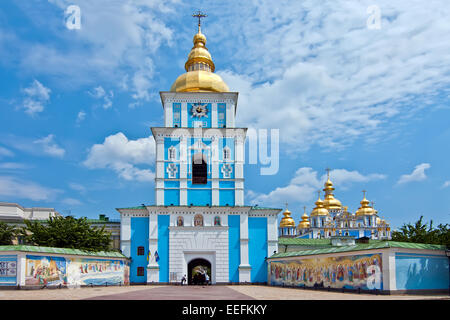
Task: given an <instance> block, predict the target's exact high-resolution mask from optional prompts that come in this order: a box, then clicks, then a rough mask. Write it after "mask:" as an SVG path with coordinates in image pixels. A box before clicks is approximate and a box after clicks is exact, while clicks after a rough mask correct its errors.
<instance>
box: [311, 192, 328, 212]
mask: <svg viewBox="0 0 450 320" xmlns="http://www.w3.org/2000/svg"><path fill="white" fill-rule="evenodd" d="M329 215H330V214H329V213H328V210H327V209H326V208H324V206H323V201H322V199H320V195H319V199H317V201H316V207H315V208H314V209H313V211H312V212H311V217H315V216H329Z"/></svg>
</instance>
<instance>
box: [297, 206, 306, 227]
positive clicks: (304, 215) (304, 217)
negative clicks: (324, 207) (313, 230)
mask: <svg viewBox="0 0 450 320" xmlns="http://www.w3.org/2000/svg"><path fill="white" fill-rule="evenodd" d="M306 228H309V217H308V215H307V214H306V207H305V211H304V212H303V215H302V220H301V221H300V222H299V223H298V226H297V229H306Z"/></svg>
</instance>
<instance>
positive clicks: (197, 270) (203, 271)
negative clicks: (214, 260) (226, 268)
mask: <svg viewBox="0 0 450 320" xmlns="http://www.w3.org/2000/svg"><path fill="white" fill-rule="evenodd" d="M206 275H208V278H209V283H211V263H210V262H209V261H208V260H205V259H200V258H199V259H194V260H191V262H189V263H188V284H199V285H201V284H206V279H207V277H206Z"/></svg>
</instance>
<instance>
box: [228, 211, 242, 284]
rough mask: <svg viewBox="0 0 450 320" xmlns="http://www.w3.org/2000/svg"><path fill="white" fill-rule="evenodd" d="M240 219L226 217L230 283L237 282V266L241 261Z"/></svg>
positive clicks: (237, 217)
mask: <svg viewBox="0 0 450 320" xmlns="http://www.w3.org/2000/svg"><path fill="white" fill-rule="evenodd" d="M240 225H241V224H240V218H239V216H228V227H229V229H228V248H229V253H228V267H229V269H228V272H229V277H230V282H239V264H240V261H241V245H240V241H239V238H240V232H241V229H240Z"/></svg>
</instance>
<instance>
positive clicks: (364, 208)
mask: <svg viewBox="0 0 450 320" xmlns="http://www.w3.org/2000/svg"><path fill="white" fill-rule="evenodd" d="M360 203H361V207H359V209H358V210H356V213H355V214H356V216H358V217H359V216H371V215H374V214H375V210H374V209H373V208H372V207H371V206H369V203H370V202H369V200H367V199H366V194H365V191H364V198H363V199H362V200H361V202H360Z"/></svg>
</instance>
